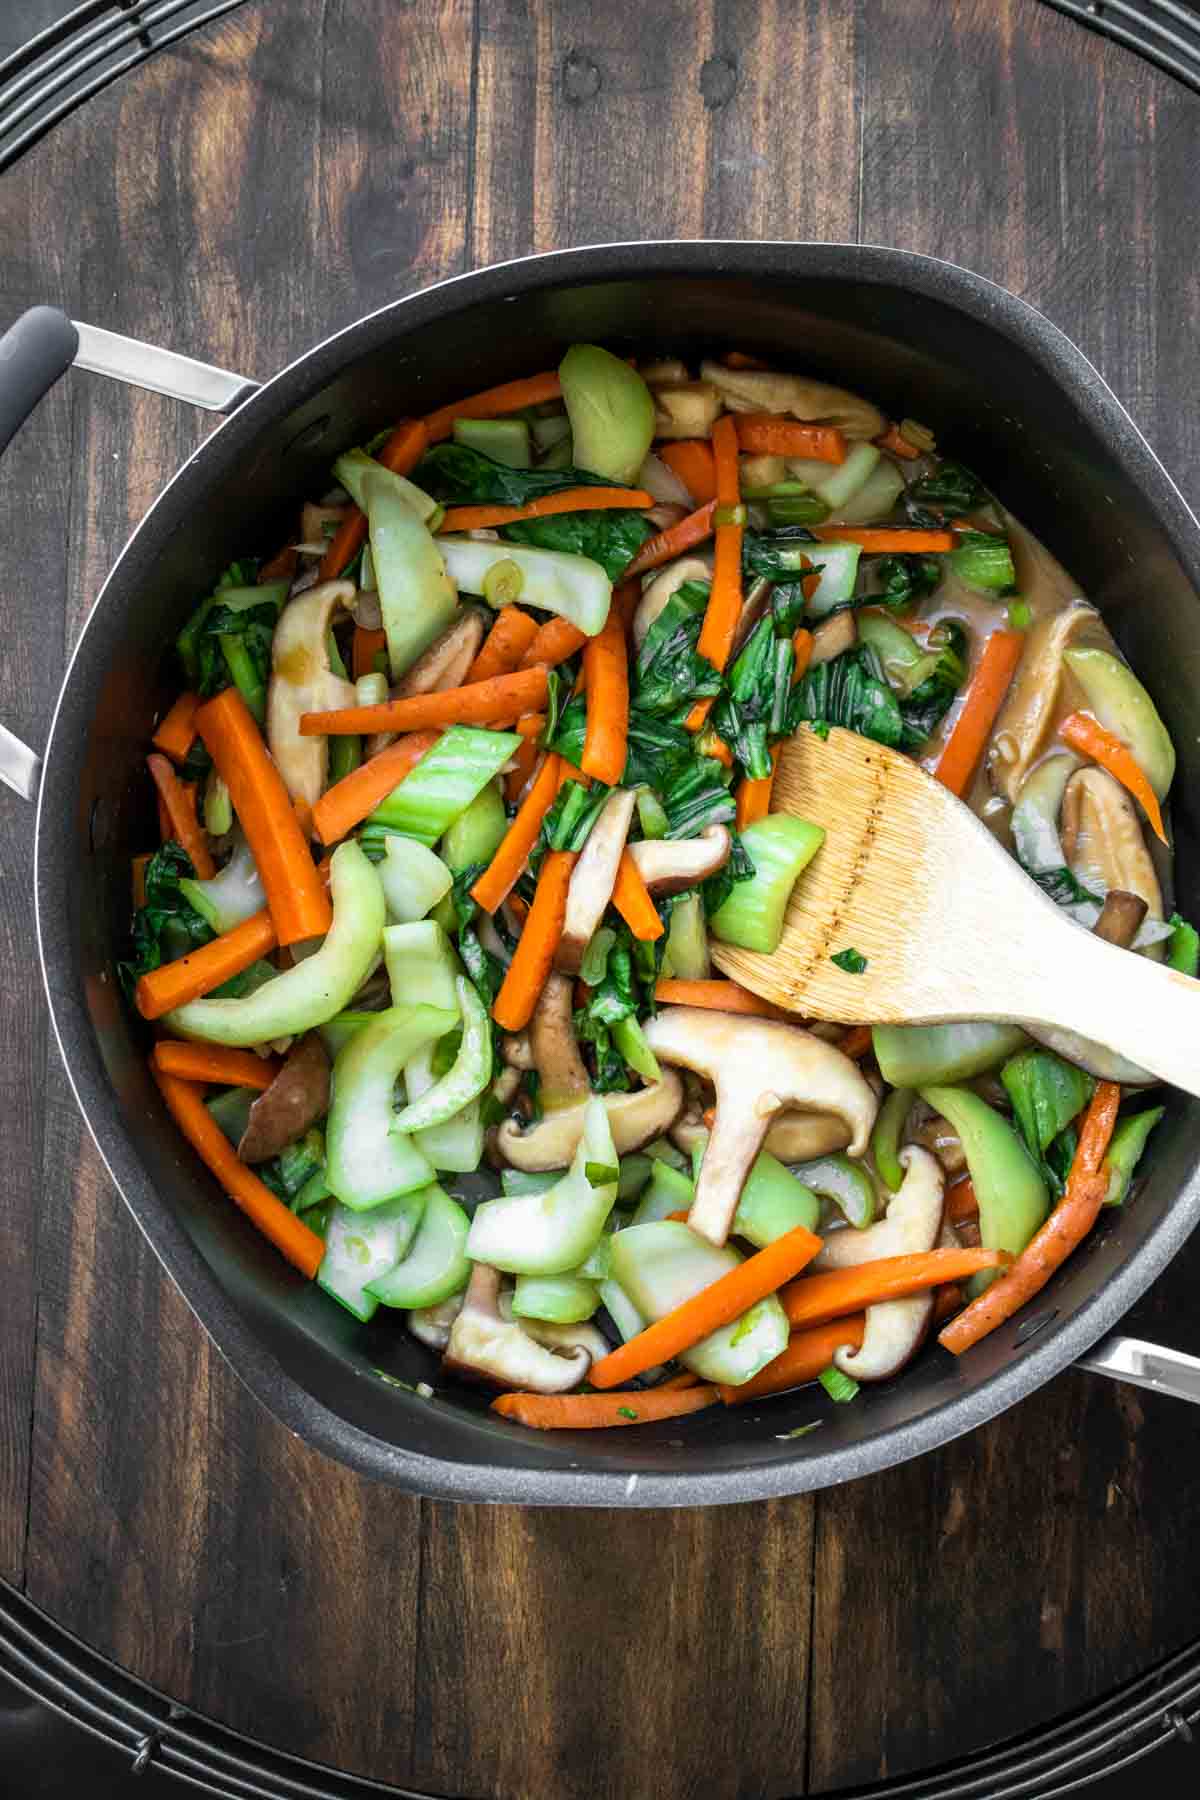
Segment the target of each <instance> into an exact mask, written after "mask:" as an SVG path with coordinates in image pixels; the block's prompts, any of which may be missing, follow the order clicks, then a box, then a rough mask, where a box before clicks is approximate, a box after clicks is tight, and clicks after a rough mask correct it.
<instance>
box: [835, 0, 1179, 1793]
mask: <svg viewBox="0 0 1200 1800" xmlns="http://www.w3.org/2000/svg"><path fill="white" fill-rule="evenodd" d="M929 50H930V46H929V43H928V31H927V29H926V26H925V25H924V24H922V25H919V24H918V21H917V20H916V18H915V16H914V14H913V12H912V9H911V8H909V7H906V6H905V5H904V4H903V0H884V4H883V5H882V6H880V7H879V8H878V9H877V10H876V24H875V28H874V29H873V30H872V32H871V34H870V37H869V38H868V40H867V49H866V84H867V106H868V118H869V124H868V129H867V132H866V136H865V140H864V171H863V222H862V235H863V238H864V240H865V241H872V240H874V241H877V242H878V241H887V240H891V241H897V242H903V243H905V244H906V245H907V246H908V247H911V248H913V249H918V250H924V251H927V252H929V253H931V254H935V255H943V256H949V257H951V258H952V259H953V260H955V261H957V262H961V263H964V264H966V265H967V266H969V267H973V268H975V269H978V270H979V271H980V272H981V273H983V274H986V275H989V276H991V277H992V278H993V279H994V280H997V281H1000V282H1002V283H1003V284H1004V285H1006V286H1008V287H1010V288H1012V289H1014V290H1015V291H1016V292H1017V293H1020V294H1023V295H1024V296H1025V297H1026V298H1028V299H1030V300H1032V301H1033V302H1034V304H1035V305H1038V306H1041V307H1042V308H1044V309H1045V310H1046V311H1047V312H1048V313H1049V314H1050V315H1051V317H1053V318H1054V319H1055V320H1056V321H1057V322H1058V323H1060V324H1061V325H1062V326H1063V327H1064V329H1065V330H1067V332H1068V333H1069V334H1070V335H1071V336H1072V337H1074V338H1075V340H1076V342H1077V343H1079V344H1080V345H1081V347H1082V348H1083V349H1084V350H1085V351H1086V352H1087V353H1088V354H1089V355H1091V356H1093V357H1095V358H1096V360H1097V362H1098V363H1099V366H1100V368H1101V370H1102V371H1103V373H1104V374H1105V375H1106V376H1107V377H1108V379H1109V380H1110V382H1111V383H1112V385H1113V387H1114V388H1115V389H1116V391H1117V393H1118V395H1120V396H1121V397H1122V398H1123V399H1125V400H1126V401H1127V403H1128V404H1129V405H1130V406H1131V408H1132V410H1133V412H1134V415H1135V417H1136V418H1137V419H1138V420H1139V422H1140V423H1141V424H1142V425H1143V426H1144V427H1145V428H1146V429H1147V430H1148V432H1149V434H1150V436H1151V438H1152V440H1153V441H1155V442H1157V443H1158V444H1159V445H1160V446H1161V447H1162V448H1163V450H1164V451H1165V453H1166V455H1167V460H1168V463H1169V464H1170V465H1171V466H1174V467H1176V468H1177V469H1179V471H1180V472H1181V474H1182V477H1183V479H1184V484H1185V487H1188V488H1190V491H1191V493H1192V494H1193V495H1194V494H1195V493H1196V492H1197V481H1196V474H1195V468H1196V462H1195V458H1196V452H1197V449H1198V448H1200V445H1198V444H1197V441H1196V433H1197V422H1196V419H1195V417H1194V409H1192V408H1190V407H1187V406H1181V405H1180V404H1179V398H1178V397H1179V395H1180V393H1181V392H1183V391H1186V383H1187V381H1188V379H1189V377H1188V376H1187V374H1186V372H1185V366H1184V362H1183V358H1184V357H1185V356H1187V354H1188V352H1187V349H1186V346H1187V345H1188V344H1190V343H1193V342H1194V340H1195V333H1196V329H1197V326H1198V324H1200V316H1198V307H1197V298H1198V295H1197V289H1198V283H1197V276H1196V263H1195V254H1194V247H1193V246H1192V245H1190V244H1185V243H1181V242H1179V241H1178V235H1177V232H1174V231H1173V230H1172V226H1171V221H1172V220H1178V219H1179V218H1180V217H1181V216H1182V214H1183V210H1184V209H1186V207H1187V206H1188V204H1189V201H1188V194H1189V193H1190V191H1191V187H1192V186H1193V185H1194V172H1195V169H1196V167H1197V166H1198V165H1200V109H1197V106H1196V103H1195V101H1194V99H1193V98H1192V97H1191V96H1189V95H1187V94H1186V93H1185V91H1184V90H1183V89H1182V88H1178V87H1176V86H1174V85H1173V84H1172V83H1171V82H1170V81H1169V80H1168V79H1167V78H1166V77H1164V76H1160V75H1158V74H1156V73H1155V72H1153V71H1152V70H1150V69H1149V68H1148V67H1147V66H1146V65H1145V64H1144V63H1142V62H1141V61H1140V60H1138V59H1137V58H1135V57H1133V56H1132V55H1130V54H1127V53H1125V52H1123V51H1121V50H1119V49H1118V48H1116V47H1114V46H1112V45H1109V44H1106V43H1105V42H1104V41H1103V40H1101V39H1099V38H1097V37H1093V36H1089V35H1087V34H1084V33H1080V32H1079V31H1078V30H1077V29H1076V28H1075V27H1074V26H1073V25H1072V24H1071V22H1070V21H1069V20H1067V19H1064V18H1062V17H1060V16H1059V15H1057V14H1055V13H1053V12H1051V11H1050V10H1048V9H1047V8H1045V7H1042V6H1039V5H1037V4H1035V3H1034V0H1003V3H1002V4H999V5H991V4H989V5H983V4H975V3H974V0H964V3H963V4H960V5H959V6H957V7H955V8H954V9H951V10H948V11H947V12H946V13H945V14H944V15H943V25H942V29H941V31H940V32H939V35H938V37H937V40H936V43H935V44H934V45H933V47H932V52H933V53H932V54H930V53H929ZM964 147H970V148H971V153H969V154H967V153H964ZM897 221H902V222H903V226H904V231H903V234H901V233H900V232H898V231H897V230H896V228H895V227H896V223H897ZM1181 383H1182V384H1184V385H1183V386H1181V385H1180V384H1181ZM1198 1270H1200V1253H1198V1252H1197V1251H1196V1249H1195V1248H1191V1249H1189V1250H1187V1251H1185V1252H1184V1254H1183V1255H1182V1256H1181V1257H1180V1258H1179V1260H1178V1261H1177V1262H1176V1264H1175V1265H1174V1266H1173V1267H1172V1269H1171V1270H1170V1271H1169V1272H1168V1273H1167V1275H1166V1276H1164V1277H1163V1279H1162V1280H1161V1281H1160V1282H1159V1283H1158V1284H1157V1286H1156V1288H1155V1290H1154V1292H1153V1295H1152V1296H1151V1297H1148V1299H1147V1301H1146V1302H1144V1303H1143V1305H1142V1307H1140V1308H1139V1309H1137V1312H1136V1313H1135V1315H1134V1317H1133V1319H1132V1320H1131V1321H1130V1328H1131V1329H1133V1330H1135V1331H1136V1330H1137V1329H1138V1327H1139V1323H1143V1322H1144V1324H1143V1329H1144V1332H1145V1335H1147V1336H1150V1337H1152V1338H1153V1337H1154V1336H1155V1335H1159V1336H1163V1337H1164V1338H1165V1340H1166V1341H1168V1342H1176V1343H1179V1342H1181V1336H1186V1315H1187V1311H1188V1308H1187V1303H1186V1301H1185V1299H1184V1296H1185V1295H1186V1294H1187V1293H1189V1292H1190V1291H1192V1290H1193V1289H1194V1284H1195V1280H1196V1273H1197V1271H1198ZM1181 1321H1182V1322H1183V1324H1184V1330H1183V1332H1182V1333H1181ZM1197 1342H1200V1329H1197V1330H1195V1331H1193V1334H1192V1341H1191V1342H1190V1343H1188V1342H1184V1343H1182V1344H1181V1347H1183V1348H1190V1349H1195V1348H1196V1344H1197ZM1198 1446H1200V1437H1198V1436H1197V1430H1196V1426H1195V1424H1194V1422H1193V1420H1192V1417H1191V1414H1190V1409H1187V1408H1182V1409H1181V1408H1179V1407H1178V1406H1173V1405H1172V1404H1171V1403H1170V1402H1169V1401H1164V1400H1162V1399H1160V1398H1158V1397H1156V1396H1148V1395H1145V1394H1141V1393H1138V1392H1137V1391H1135V1390H1130V1389H1125V1390H1122V1389H1121V1388H1118V1387H1114V1386H1112V1385H1110V1384H1109V1383H1107V1382H1103V1381H1101V1380H1098V1379H1095V1378H1089V1377H1085V1376H1066V1377H1063V1378H1062V1379H1061V1380H1059V1381H1057V1382H1055V1383H1053V1384H1052V1385H1051V1386H1050V1387H1049V1388H1048V1389H1045V1390H1043V1391H1042V1392H1041V1393H1039V1394H1038V1395H1036V1396H1035V1397H1033V1398H1032V1399H1030V1400H1027V1401H1026V1402H1024V1403H1023V1405H1022V1406H1021V1407H1020V1408H1019V1409H1018V1410H1017V1411H1016V1412H1014V1413H1013V1414H1010V1415H1008V1416H1007V1417H1005V1418H1003V1419H1001V1420H998V1421H996V1422H995V1423H994V1424H993V1425H991V1426H989V1427H988V1428H987V1429H986V1430H985V1431H983V1432H980V1433H976V1434H975V1435H974V1436H972V1437H971V1438H968V1439H965V1440H963V1441H962V1442H960V1443H956V1444H952V1445H949V1446H947V1447H946V1448H945V1449H943V1450H942V1451H940V1452H939V1453H938V1454H937V1455H936V1456H934V1457H930V1458H926V1459H925V1460H924V1461H923V1462H921V1463H919V1464H915V1465H910V1466H908V1467H906V1468H903V1469H897V1470H893V1471H891V1472H889V1473H888V1474H886V1475H883V1476H880V1477H877V1478H876V1479H874V1480H873V1481H871V1482H868V1483H858V1484H855V1485H853V1486H851V1487H848V1488H844V1489H840V1490H837V1491H836V1492H832V1493H829V1494H826V1495H823V1496H821V1499H820V1502H819V1506H818V1516H817V1559H816V1592H817V1609H816V1616H815V1620H814V1645H813V1651H814V1665H813V1715H812V1741H811V1760H810V1779H811V1784H812V1788H813V1790H814V1791H815V1792H820V1791H822V1790H824V1789H829V1788H834V1787H838V1786H841V1785H842V1784H843V1783H847V1782H853V1781H868V1780H873V1779H876V1778H879V1777H882V1776H883V1775H885V1774H887V1775H897V1774H900V1773H902V1772H904V1771H908V1770H917V1769H920V1768H922V1767H924V1766H927V1765H928V1764H929V1763H931V1762H941V1761H944V1760H945V1759H947V1758H949V1757H952V1756H955V1755H959V1754H964V1753H966V1752H967V1751H969V1750H972V1749H975V1748H977V1747H979V1746H980V1745H982V1744H985V1743H989V1742H993V1741H995V1740H997V1739H999V1738H1002V1737H1004V1736H1006V1735H1009V1734H1011V1733H1014V1732H1018V1731H1023V1730H1027V1729H1029V1728H1030V1727H1031V1726H1033V1725H1034V1724H1036V1723H1038V1722H1040V1721H1041V1720H1044V1719H1049V1718H1051V1717H1052V1716H1053V1715H1054V1714H1055V1713H1057V1712H1058V1711H1060V1710H1063V1709H1068V1708H1072V1707H1076V1706H1079V1705H1081V1704H1083V1703H1084V1702H1085V1701H1086V1700H1087V1699H1089V1698H1091V1697H1092V1696H1094V1695H1095V1694H1097V1693H1102V1692H1106V1691H1109V1690H1111V1689H1112V1688H1113V1687H1115V1686H1116V1685H1117V1684H1118V1683H1119V1682H1121V1681H1123V1680H1125V1679H1127V1678H1128V1677H1130V1676H1131V1675H1133V1674H1134V1673H1135V1672H1136V1671H1137V1670H1139V1669H1142V1668H1144V1667H1146V1666H1147V1665H1148V1664H1149V1663H1150V1662H1151V1661H1153V1660H1154V1659H1155V1658H1156V1657H1159V1656H1164V1655H1166V1654H1168V1653H1169V1652H1171V1651H1172V1650H1175V1649H1178V1648H1179V1647H1180V1645H1181V1644H1182V1643H1184V1642H1186V1641H1187V1639H1188V1638H1189V1637H1190V1636H1191V1635H1193V1634H1194V1630H1195V1619H1194V1609H1193V1608H1192V1606H1191V1603H1190V1587H1189V1584H1188V1583H1187V1582H1183V1583H1181V1582H1180V1580H1179V1570H1180V1569H1181V1568H1182V1567H1183V1566H1184V1563H1185V1560H1186V1559H1187V1557H1188V1554H1189V1552H1188V1548H1187V1546H1186V1545H1185V1544H1184V1542H1183V1541H1182V1540H1183V1531H1182V1530H1181V1527H1180V1524H1179V1521H1181V1520H1186V1519H1187V1517H1188V1516H1189V1515H1190V1514H1191V1513H1192V1512H1193V1511H1194V1509H1195V1506H1196V1505H1197V1503H1198V1500H1200V1465H1198V1458H1197V1447H1198ZM881 1518H882V1519H887V1520H892V1521H899V1522H902V1524H901V1527H900V1529H898V1530H897V1531H895V1532H885V1533H880V1532H879V1530H878V1521H879V1520H880V1519H881ZM1151 1518H1153V1519H1154V1520H1155V1527H1154V1530H1153V1531H1152V1532H1150V1531H1148V1530H1147V1528H1146V1522H1147V1520H1148V1519H1151ZM864 1620H869V1621H872V1622H873V1626H872V1629H870V1630H866V1631H864V1630H863V1628H862V1627H863V1621H864ZM931 1645H936V1646H937V1654H936V1656H931V1655H930V1651H929V1647H930V1646H931ZM1017 1671H1020V1676H1019V1678H1018V1675H1017V1673H1016V1672H1017ZM848 1691H853V1692H854V1694H855V1705H854V1707H853V1708H847V1707H846V1705H845V1695H846V1693H847V1692H848Z"/></svg>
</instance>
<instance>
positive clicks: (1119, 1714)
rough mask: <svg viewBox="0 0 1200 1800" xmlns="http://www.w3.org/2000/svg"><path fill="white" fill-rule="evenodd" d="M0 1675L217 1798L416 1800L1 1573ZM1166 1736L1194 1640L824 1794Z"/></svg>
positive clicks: (982, 1771) (985, 1791) (954, 1778)
mask: <svg viewBox="0 0 1200 1800" xmlns="http://www.w3.org/2000/svg"><path fill="white" fill-rule="evenodd" d="M0 1673H3V1674H4V1675H6V1676H7V1677H8V1678H9V1679H10V1680H11V1681H13V1682H14V1683H15V1684H16V1686H17V1687H18V1688H20V1689H22V1690H23V1691H24V1692H25V1693H26V1694H27V1695H29V1696H30V1697H31V1698H32V1699H34V1700H37V1701H40V1702H41V1703H42V1705H44V1706H47V1707H49V1708H52V1709H53V1710H54V1711H55V1712H56V1713H58V1714H59V1715H60V1716H62V1717H63V1718H66V1719H69V1720H71V1721H72V1722H73V1723H74V1724H75V1725H77V1726H79V1727H82V1729H83V1730H84V1731H86V1732H88V1733H90V1734H91V1736H92V1738H93V1740H94V1741H96V1742H97V1743H98V1744H103V1745H105V1746H107V1747H108V1748H109V1749H110V1750H112V1751H114V1752H118V1753H121V1754H123V1755H124V1756H125V1757H127V1758H128V1759H129V1760H128V1767H129V1772H130V1773H131V1774H135V1773H136V1774H140V1773H142V1772H144V1771H146V1770H147V1769H149V1768H150V1766H151V1765H153V1767H154V1768H155V1769H156V1770H158V1771H160V1772H161V1773H163V1774H166V1775H174V1776H175V1777H176V1778H177V1779H180V1780H182V1781H184V1782H185V1783H187V1784H188V1785H189V1786H190V1787H191V1788H192V1789H193V1791H198V1792H200V1793H202V1794H209V1795H214V1796H222V1797H223V1800H251V1797H252V1796H253V1797H254V1800H366V1797H367V1796H369V1795H372V1794H377V1795H393V1796H397V1797H399V1796H402V1795H408V1796H410V1800H418V1797H417V1796H415V1795H413V1794H412V1790H411V1789H407V1788H396V1787H390V1786H385V1785H383V1784H381V1783H378V1782H374V1781H370V1780H363V1779H360V1778H358V1777H355V1776H352V1775H342V1774H338V1773H337V1772H336V1771H335V1770H333V1769H329V1768H322V1767H318V1766H317V1765H315V1764H313V1763H309V1762H304V1761H301V1760H300V1759H298V1758H296V1757H292V1756H288V1755H285V1754H284V1753H283V1752H281V1751H278V1750H274V1749H271V1748H270V1747H269V1746H267V1745H265V1744H258V1743H253V1742H251V1741H250V1740H249V1739H248V1738H244V1737H241V1736H240V1735H239V1734H238V1733H236V1732H233V1731H230V1730H228V1729H227V1728H226V1727H225V1726H222V1725H218V1724H216V1723H215V1722H214V1721H212V1720H210V1719H204V1718H201V1717H200V1716H199V1715H197V1714H195V1713H189V1712H187V1711H185V1710H184V1708H182V1707H179V1706H176V1705H174V1704H172V1702H171V1701H169V1700H168V1699H167V1698H166V1697H165V1696H164V1695H162V1694H159V1693H157V1692H156V1691H155V1690H154V1689H153V1688H149V1687H147V1686H145V1685H144V1683H142V1682H140V1681H138V1680H136V1679H135V1678H134V1677H133V1676H132V1675H128V1674H126V1673H125V1671H124V1670H123V1669H119V1668H117V1667H116V1665H115V1664H113V1663H110V1662H108V1661H107V1660H106V1659H105V1658H104V1657H102V1656H99V1655H98V1654H97V1653H96V1652H95V1651H94V1650H91V1649H89V1648H88V1647H87V1646H86V1645H84V1644H81V1643H79V1642H78V1641H77V1640H76V1639H75V1638H73V1637H71V1636H70V1635H69V1634H68V1633H67V1632H65V1631H63V1630H62V1628H61V1627H60V1626H58V1625H56V1624H55V1623H54V1621H53V1620H52V1619H50V1618H49V1617H48V1616H47V1615H46V1614H45V1613H43V1612H41V1611H39V1610H38V1609H37V1608H36V1607H34V1606H32V1605H31V1604H30V1602H29V1601H28V1600H26V1599H25V1598H24V1597H23V1596H21V1595H19V1594H17V1593H16V1592H15V1591H14V1590H13V1589H11V1588H9V1587H7V1586H6V1585H5V1584H4V1583H3V1582H0ZM1171 1743H1176V1744H1186V1745H1190V1746H1191V1755H1192V1756H1196V1757H1200V1645H1197V1644H1194V1645H1192V1646H1191V1647H1190V1648H1189V1649H1187V1650H1185V1651H1182V1652H1181V1653H1180V1654H1178V1655H1177V1656H1174V1657H1172V1658H1170V1659H1169V1660H1168V1661H1167V1662H1165V1663H1162V1664H1160V1665H1159V1667H1158V1668H1157V1669H1154V1670H1152V1671H1151V1672H1150V1673H1149V1674H1146V1675H1143V1676H1141V1677H1139V1679H1138V1680H1136V1681H1134V1682H1131V1683H1130V1684H1129V1685H1128V1686H1126V1687H1124V1688H1122V1689H1121V1690H1120V1691H1119V1692H1118V1693H1117V1694H1114V1695H1112V1696H1110V1697H1109V1698H1108V1699H1106V1700H1102V1701H1099V1702H1097V1703H1095V1704H1093V1705H1092V1706H1089V1707H1087V1708H1085V1709H1084V1710H1083V1711H1082V1712H1078V1713H1075V1714H1073V1715H1071V1716H1070V1717H1068V1718H1066V1719H1060V1720H1058V1721H1056V1722H1055V1723H1054V1724H1052V1725H1049V1726H1046V1727H1044V1728H1042V1729H1041V1730H1038V1731H1034V1732H1030V1733H1028V1734H1027V1735H1025V1736H1024V1737H1021V1738H1018V1739H1015V1740H1014V1741H1012V1742H1010V1743H1008V1744H1005V1745H1002V1746H1000V1747H999V1748H998V1749H995V1750H986V1751H984V1752H982V1753H981V1754H978V1755H974V1756H971V1757H968V1758H965V1759H963V1760H962V1761H959V1762H955V1763H953V1764H950V1765H948V1766H946V1767H944V1768H942V1769H934V1770H925V1771H923V1772H922V1773H921V1774H920V1775H917V1776H912V1777H900V1778H899V1779H896V1780H890V1781H884V1782H879V1783H873V1784H872V1785H870V1786H869V1787H865V1788H854V1789H853V1790H849V1789H844V1788H842V1789H838V1790H837V1793H836V1794H829V1795H827V1797H826V1800H1065V1796H1066V1795H1068V1794H1073V1793H1077V1792H1078V1791H1079V1790H1080V1789H1082V1788H1086V1787H1087V1786H1088V1785H1089V1784H1090V1783H1091V1782H1092V1781H1095V1780H1096V1779H1097V1778H1098V1777H1100V1776H1104V1775H1109V1776H1111V1775H1114V1774H1116V1773H1117V1772H1118V1771H1120V1770H1122V1769H1129V1768H1132V1766H1133V1765H1134V1764H1135V1763H1139V1762H1141V1761H1142V1759H1143V1758H1144V1757H1147V1756H1149V1755H1151V1753H1152V1752H1154V1751H1157V1750H1159V1749H1160V1748H1162V1747H1163V1746H1166V1745H1168V1744H1171ZM1154 1767H1155V1765H1151V1767H1150V1768H1149V1769H1147V1770H1146V1772H1145V1777H1144V1778H1145V1779H1148V1780H1149V1781H1150V1783H1151V1788H1150V1790H1149V1791H1151V1792H1157V1793H1159V1794H1165V1792H1166V1791H1167V1790H1165V1789H1164V1788H1163V1787H1162V1786H1161V1785H1159V1786H1158V1787H1155V1785H1154V1783H1155V1775H1154ZM1176 1791H1177V1792H1178V1791H1185V1790H1180V1789H1176ZM1186 1791H1189V1792H1194V1791H1196V1790H1195V1788H1194V1787H1191V1786H1189V1788H1188V1789H1187V1790H1186Z"/></svg>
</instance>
